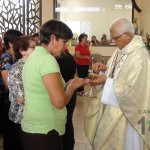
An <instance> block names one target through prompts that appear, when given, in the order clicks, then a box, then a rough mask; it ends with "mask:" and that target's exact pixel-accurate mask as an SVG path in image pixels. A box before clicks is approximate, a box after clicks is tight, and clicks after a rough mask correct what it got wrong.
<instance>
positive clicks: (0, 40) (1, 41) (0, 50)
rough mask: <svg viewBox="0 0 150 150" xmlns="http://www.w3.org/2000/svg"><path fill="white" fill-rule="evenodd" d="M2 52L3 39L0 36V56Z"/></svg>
mask: <svg viewBox="0 0 150 150" xmlns="http://www.w3.org/2000/svg"><path fill="white" fill-rule="evenodd" d="M2 53H3V40H2V38H1V37H0V57H1V56H2Z"/></svg>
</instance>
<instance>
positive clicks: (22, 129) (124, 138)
mask: <svg viewBox="0 0 150 150" xmlns="http://www.w3.org/2000/svg"><path fill="white" fill-rule="evenodd" d="M110 36H111V42H112V44H114V45H116V46H117V49H116V51H115V52H114V54H113V55H112V56H111V58H110V60H109V61H108V63H107V65H105V64H103V63H102V62H97V63H95V64H93V63H92V70H93V72H92V76H93V78H92V79H87V78H88V74H89V69H91V68H89V66H90V64H91V61H92V58H91V56H92V54H91V52H90V46H89V42H88V36H87V34H85V33H81V34H80V35H79V37H78V41H79V42H78V44H77V45H76V46H75V50H74V51H75V56H74V57H73V56H72V55H71V54H70V53H69V51H68V41H69V40H70V39H71V38H72V37H73V33H72V31H71V29H70V28H69V27H68V26H67V25H66V24H65V23H63V22H62V21H58V20H49V21H47V22H46V23H44V24H43V25H42V26H41V28H40V32H39V33H35V34H33V35H24V34H23V33H21V32H20V31H18V30H14V29H9V30H8V31H6V32H5V34H4V37H3V40H4V43H3V42H2V39H0V121H1V122H2V123H3V125H2V126H1V128H2V129H3V130H2V134H3V147H4V150H35V149H36V150H51V149H52V150H73V149H74V144H75V139H74V128H73V123H72V118H73V112H74V109H75V106H76V99H77V95H78V96H83V95H84V94H85V89H84V86H85V84H89V85H101V88H100V89H99V94H98V97H97V98H94V99H93V100H92V101H91V102H90V104H89V107H88V110H87V115H86V118H85V132H86V135H87V137H88V139H89V141H90V143H91V145H92V147H93V150H102V149H104V150H108V149H110V147H111V148H112V149H115V150H149V149H150V144H149V140H150V132H149V131H147V132H144V133H143V131H141V128H140V122H139V121H140V120H141V119H142V117H143V116H144V119H145V120H146V121H148V120H149V114H142V115H141V114H140V113H139V110H141V111H143V110H149V106H150V101H149V100H150V94H149V90H150V56H149V53H148V51H147V50H146V46H145V44H144V42H143V40H142V38H141V36H139V35H134V26H133V24H132V23H131V22H130V21H129V20H128V19H126V18H119V19H117V20H115V21H114V22H113V23H112V24H111V26H110ZM91 42H92V44H93V45H109V44H110V42H109V41H108V40H107V36H106V34H103V35H102V38H101V40H100V41H98V40H97V38H96V36H92V39H91ZM94 72H95V74H94ZM99 72H103V73H102V74H100V73H99ZM146 129H147V128H146ZM144 130H145V128H144Z"/></svg>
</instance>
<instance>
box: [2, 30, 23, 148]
mask: <svg viewBox="0 0 150 150" xmlns="http://www.w3.org/2000/svg"><path fill="white" fill-rule="evenodd" d="M22 35H23V34H22V33H21V32H20V31H18V30H13V29H10V30H8V31H7V32H6V33H5V34H4V44H5V47H6V51H5V52H4V53H3V54H2V56H1V58H0V102H1V103H2V116H3V123H4V130H3V147H4V150H12V149H11V146H12V144H13V142H12V137H11V133H10V130H9V129H10V128H11V127H12V124H11V123H10V121H9V118H8V111H9V107H10V101H9V90H8V82H7V78H8V72H9V71H10V70H11V67H12V65H13V64H14V63H15V62H16V58H15V53H14V49H13V42H14V40H15V39H16V38H18V37H20V36H22ZM13 138H14V137H13Z"/></svg>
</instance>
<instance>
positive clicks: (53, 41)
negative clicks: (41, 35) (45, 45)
mask: <svg viewBox="0 0 150 150" xmlns="http://www.w3.org/2000/svg"><path fill="white" fill-rule="evenodd" d="M50 41H51V42H52V43H53V44H55V41H56V36H55V35H54V34H52V35H51V36H50Z"/></svg>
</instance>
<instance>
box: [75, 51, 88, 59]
mask: <svg viewBox="0 0 150 150" xmlns="http://www.w3.org/2000/svg"><path fill="white" fill-rule="evenodd" d="M75 57H76V58H80V59H90V56H84V55H81V54H80V51H75Z"/></svg>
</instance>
